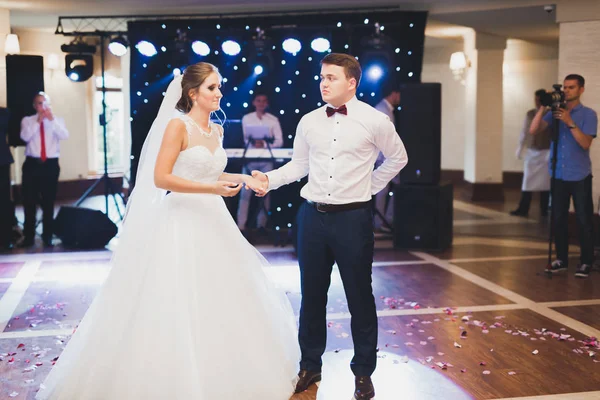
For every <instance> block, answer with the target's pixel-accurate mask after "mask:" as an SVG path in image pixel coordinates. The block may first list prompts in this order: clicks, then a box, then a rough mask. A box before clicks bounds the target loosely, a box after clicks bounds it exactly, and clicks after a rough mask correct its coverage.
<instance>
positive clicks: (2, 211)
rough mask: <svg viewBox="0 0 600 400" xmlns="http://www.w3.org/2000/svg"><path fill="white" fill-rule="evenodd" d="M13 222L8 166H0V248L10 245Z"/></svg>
mask: <svg viewBox="0 0 600 400" xmlns="http://www.w3.org/2000/svg"><path fill="white" fill-rule="evenodd" d="M14 221H15V214H14V211H13V207H12V201H11V198H10V164H6V165H0V246H3V245H6V244H8V243H10V241H11V235H12V227H13V224H14Z"/></svg>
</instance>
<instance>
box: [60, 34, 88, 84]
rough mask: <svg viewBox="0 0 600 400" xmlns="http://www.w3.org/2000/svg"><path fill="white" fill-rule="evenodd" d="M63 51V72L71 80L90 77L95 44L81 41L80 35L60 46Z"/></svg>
mask: <svg viewBox="0 0 600 400" xmlns="http://www.w3.org/2000/svg"><path fill="white" fill-rule="evenodd" d="M60 48H61V50H62V51H63V52H65V53H68V54H67V55H65V74H66V75H67V77H68V78H69V79H70V80H72V81H73V82H83V81H87V80H88V79H90V78H91V76H92V75H93V73H94V56H93V54H94V53H95V52H96V46H92V45H89V44H86V43H84V42H83V39H82V38H81V37H78V38H76V39H75V40H73V41H72V42H71V43H69V44H63V45H62V46H60Z"/></svg>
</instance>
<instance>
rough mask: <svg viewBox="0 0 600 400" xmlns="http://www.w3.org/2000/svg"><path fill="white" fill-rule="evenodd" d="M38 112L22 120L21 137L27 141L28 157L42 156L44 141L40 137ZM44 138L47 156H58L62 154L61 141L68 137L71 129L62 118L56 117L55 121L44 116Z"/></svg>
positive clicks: (26, 151) (26, 153) (26, 150)
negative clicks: (68, 128)
mask: <svg viewBox="0 0 600 400" xmlns="http://www.w3.org/2000/svg"><path fill="white" fill-rule="evenodd" d="M37 118H38V116H37V114H35V115H31V116H29V117H25V118H23V120H22V121H21V139H22V140H23V141H24V142H25V143H27V147H26V148H25V155H26V156H27V157H35V158H40V156H41V150H42V142H41V139H40V123H39V122H38V121H37ZM43 123H44V139H45V145H46V157H47V158H58V156H59V155H60V146H59V141H61V140H65V139H68V137H69V131H67V128H66V127H65V121H64V120H63V119H62V118H59V117H54V120H53V121H50V120H49V119H47V118H44V120H43Z"/></svg>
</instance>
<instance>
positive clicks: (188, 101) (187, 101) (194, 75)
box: [175, 62, 223, 114]
mask: <svg viewBox="0 0 600 400" xmlns="http://www.w3.org/2000/svg"><path fill="white" fill-rule="evenodd" d="M213 72H214V73H216V74H217V75H218V76H219V81H221V80H222V79H223V78H222V77H221V74H220V73H219V69H218V68H217V67H215V66H214V65H212V64H210V63H206V62H199V63H197V64H194V65H190V66H189V67H187V68H186V69H185V71H184V72H183V76H182V79H181V98H180V99H179V101H178V102H177V105H176V106H175V108H177V110H178V111H181V112H182V113H184V114H187V113H189V112H190V110H191V109H192V106H193V105H194V102H193V100H192V97H191V96H190V94H191V93H193V92H195V91H198V88H199V87H200V85H202V83H204V81H205V80H206V78H208V76H209V75H210V74H212V73H213Z"/></svg>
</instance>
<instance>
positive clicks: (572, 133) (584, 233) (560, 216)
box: [529, 74, 598, 278]
mask: <svg viewBox="0 0 600 400" xmlns="http://www.w3.org/2000/svg"><path fill="white" fill-rule="evenodd" d="M584 86H585V79H583V77H582V76H580V75H575V74H573V75H568V76H567V77H566V78H565V81H564V85H563V91H564V93H565V101H566V108H559V109H555V110H553V112H552V114H551V113H547V111H548V109H547V108H545V107H541V108H540V109H539V110H538V112H537V113H536V115H535V117H534V119H533V121H532V123H531V127H530V129H529V132H530V133H532V134H537V133H539V132H541V131H543V130H544V129H546V128H547V127H548V126H549V125H551V124H552V122H553V121H552V119H553V118H555V119H557V120H559V130H558V148H557V149H558V153H557V160H556V175H555V178H556V180H555V183H554V191H553V193H552V208H553V214H554V226H555V236H554V240H555V246H556V260H555V261H553V262H552V264H551V265H550V266H549V267H548V268H547V269H546V271H547V272H551V273H556V272H559V271H564V270H566V269H567V266H568V265H567V263H568V261H569V258H568V254H569V235H568V230H567V229H568V228H567V226H568V216H569V207H570V204H571V196H573V204H574V206H575V213H576V215H577V224H578V225H579V230H580V233H579V241H580V247H581V259H580V265H579V267H578V268H577V270H576V272H575V276H577V277H580V278H585V277H587V276H588V275H589V273H590V270H591V266H592V262H593V258H594V229H593V222H592V218H593V208H594V207H593V201H592V162H591V160H590V151H589V149H590V146H591V145H592V140H593V139H594V138H595V137H596V131H597V129H598V116H597V114H596V112H595V111H594V110H592V109H591V108H588V107H585V106H584V105H583V104H581V101H580V98H581V95H582V94H583V92H584V91H585V87H584ZM544 114H545V115H544ZM556 144H557V142H556V141H553V142H552V148H551V153H550V154H554V153H553V151H554V146H556ZM550 173H552V161H550Z"/></svg>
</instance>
